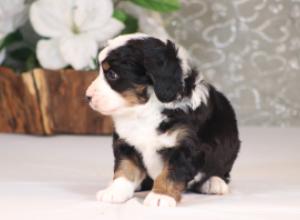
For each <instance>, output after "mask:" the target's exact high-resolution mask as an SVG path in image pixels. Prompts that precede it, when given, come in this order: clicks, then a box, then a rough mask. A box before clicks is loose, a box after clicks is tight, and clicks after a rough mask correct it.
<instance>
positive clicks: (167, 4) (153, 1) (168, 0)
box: [113, 0, 180, 34]
mask: <svg viewBox="0 0 300 220" xmlns="http://www.w3.org/2000/svg"><path fill="white" fill-rule="evenodd" d="M122 1H130V2H132V3H134V4H136V5H138V6H140V7H143V8H146V9H149V10H154V11H157V12H162V13H165V12H173V11H176V10H178V9H180V1H179V0H118V1H115V11H114V15H113V16H114V17H115V18H116V19H118V20H120V21H122V22H123V23H124V24H125V29H124V30H123V32H122V34H129V33H134V32H137V31H138V28H139V27H138V19H137V18H135V17H134V16H132V15H130V14H128V13H127V12H126V11H124V10H122V9H118V5H119V3H121V2H122Z"/></svg>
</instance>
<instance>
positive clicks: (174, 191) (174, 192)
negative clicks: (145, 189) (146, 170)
mask: <svg viewBox="0 0 300 220" xmlns="http://www.w3.org/2000/svg"><path fill="white" fill-rule="evenodd" d="M184 187H185V186H184V184H183V183H176V182H174V181H172V180H170V178H169V167H168V166H165V167H164V169H163V171H162V172H161V174H160V175H159V176H158V177H157V178H156V179H155V181H154V185H153V189H152V191H153V192H155V193H160V194H165V195H168V196H171V197H173V198H174V199H175V200H176V201H177V202H179V201H180V199H181V193H182V192H183V190H184Z"/></svg>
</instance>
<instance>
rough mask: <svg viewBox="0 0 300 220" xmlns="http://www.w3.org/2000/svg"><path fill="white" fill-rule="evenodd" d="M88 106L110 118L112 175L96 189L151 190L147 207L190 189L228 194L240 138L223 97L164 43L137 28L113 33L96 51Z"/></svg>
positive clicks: (120, 194)
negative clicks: (96, 67) (95, 73)
mask: <svg viewBox="0 0 300 220" xmlns="http://www.w3.org/2000/svg"><path fill="white" fill-rule="evenodd" d="M99 63H100V66H99V76H98V77H97V79H96V80H95V81H94V82H93V83H92V84H91V85H90V86H89V88H88V89H87V91H86V97H87V99H88V101H89V104H90V106H91V107H92V108H93V109H94V110H96V111H99V112H100V113H102V114H104V115H111V116H112V118H113V121H114V126H115V132H114V134H113V152H114V157H115V166H114V179H113V182H112V183H111V185H110V186H108V187H107V188H106V189H104V190H101V191H99V192H98V195H97V197H98V199H99V200H101V201H105V202H115V203H119V202H124V201H126V200H128V199H129V198H131V197H132V196H133V194H134V191H135V190H137V189H151V192H150V193H149V194H148V195H147V197H146V198H145V200H144V204H145V205H148V206H164V207H167V206H176V203H177V202H179V201H180V198H181V194H182V193H183V192H184V191H185V190H187V189H191V190H193V191H196V192H201V193H207V194H220V195H221V194H226V193H228V185H227V184H228V182H229V178H230V171H231V168H232V165H233V163H234V161H235V159H236V157H237V154H238V151H239V148H240V141H239V137H238V128H237V121H236V118H235V113H234V110H233V108H232V107H231V105H230V103H229V101H228V100H227V99H226V98H225V97H224V95H223V94H222V93H220V92H219V91H217V90H216V89H215V88H214V87H213V86H212V85H210V84H209V83H207V82H206V81H204V79H203V78H202V75H201V74H200V73H198V72H197V71H196V70H195V69H193V68H190V66H189V64H188V61H187V59H186V58H185V57H184V55H183V53H182V52H181V51H180V50H179V51H178V50H177V49H176V47H175V45H174V44H173V43H172V42H171V41H167V42H163V41H161V40H159V39H156V38H153V37H150V36H148V35H145V34H131V35H123V36H119V37H117V38H115V39H113V40H111V41H109V43H108V45H107V47H105V48H104V49H103V50H102V51H101V52H100V54H99Z"/></svg>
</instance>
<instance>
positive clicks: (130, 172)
mask: <svg viewBox="0 0 300 220" xmlns="http://www.w3.org/2000/svg"><path fill="white" fill-rule="evenodd" d="M118 177H126V178H127V179H128V180H130V181H132V182H135V183H139V182H141V180H143V179H144V178H145V173H144V171H142V170H141V169H140V168H139V167H137V166H136V165H135V164H134V162H132V161H131V160H128V159H124V160H121V161H120V164H119V167H118V169H117V170H116V171H115V174H114V179H116V178H118Z"/></svg>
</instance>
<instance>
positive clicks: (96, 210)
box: [0, 128, 300, 220]
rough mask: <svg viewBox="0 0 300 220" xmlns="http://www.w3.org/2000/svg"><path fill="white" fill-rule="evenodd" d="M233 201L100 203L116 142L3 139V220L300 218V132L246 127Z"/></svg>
mask: <svg viewBox="0 0 300 220" xmlns="http://www.w3.org/2000/svg"><path fill="white" fill-rule="evenodd" d="M241 140H242V150H241V152H240V155H239V158H238V160H237V162H236V164H235V166H234V169H233V172H232V182H231V192H230V194H229V195H226V196H209V195H200V194H193V193H189V194H184V196H183V199H182V202H181V203H180V204H179V206H178V207H176V208H148V207H144V206H143V205H142V201H143V198H144V197H145V195H146V193H137V194H136V195H135V197H134V198H133V199H131V200H129V201H127V202H126V203H124V204H120V205H113V204H105V203H100V202H97V201H96V199H95V194H96V192H97V191H98V190H99V189H102V188H104V187H105V186H106V185H107V184H108V183H109V181H110V179H111V177H112V166H113V157H112V149H111V146H110V145H111V138H110V137H99V136H66V135H63V136H54V137H37V136H24V135H9V134H0V219H1V220H12V219H13V220H27V219H28V220H48V219H49V220H50V219H51V220H69V219H70V220H79V219H80V220H96V219H97V220H102V219H109V220H114V219H130V220H134V219H138V220H144V219H151V220H159V219H172V220H177V219H178V220H185V219H186V220H191V219H198V220H210V219H213V220H217V219H228V220H235V219H238V220H241V219H249V220H250V219H251V220H253V219H280V220H282V219H284V220H289V219H297V220H299V219H300V129H299V128H298V129H297V128H285V129H283V128H242V129H241Z"/></svg>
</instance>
